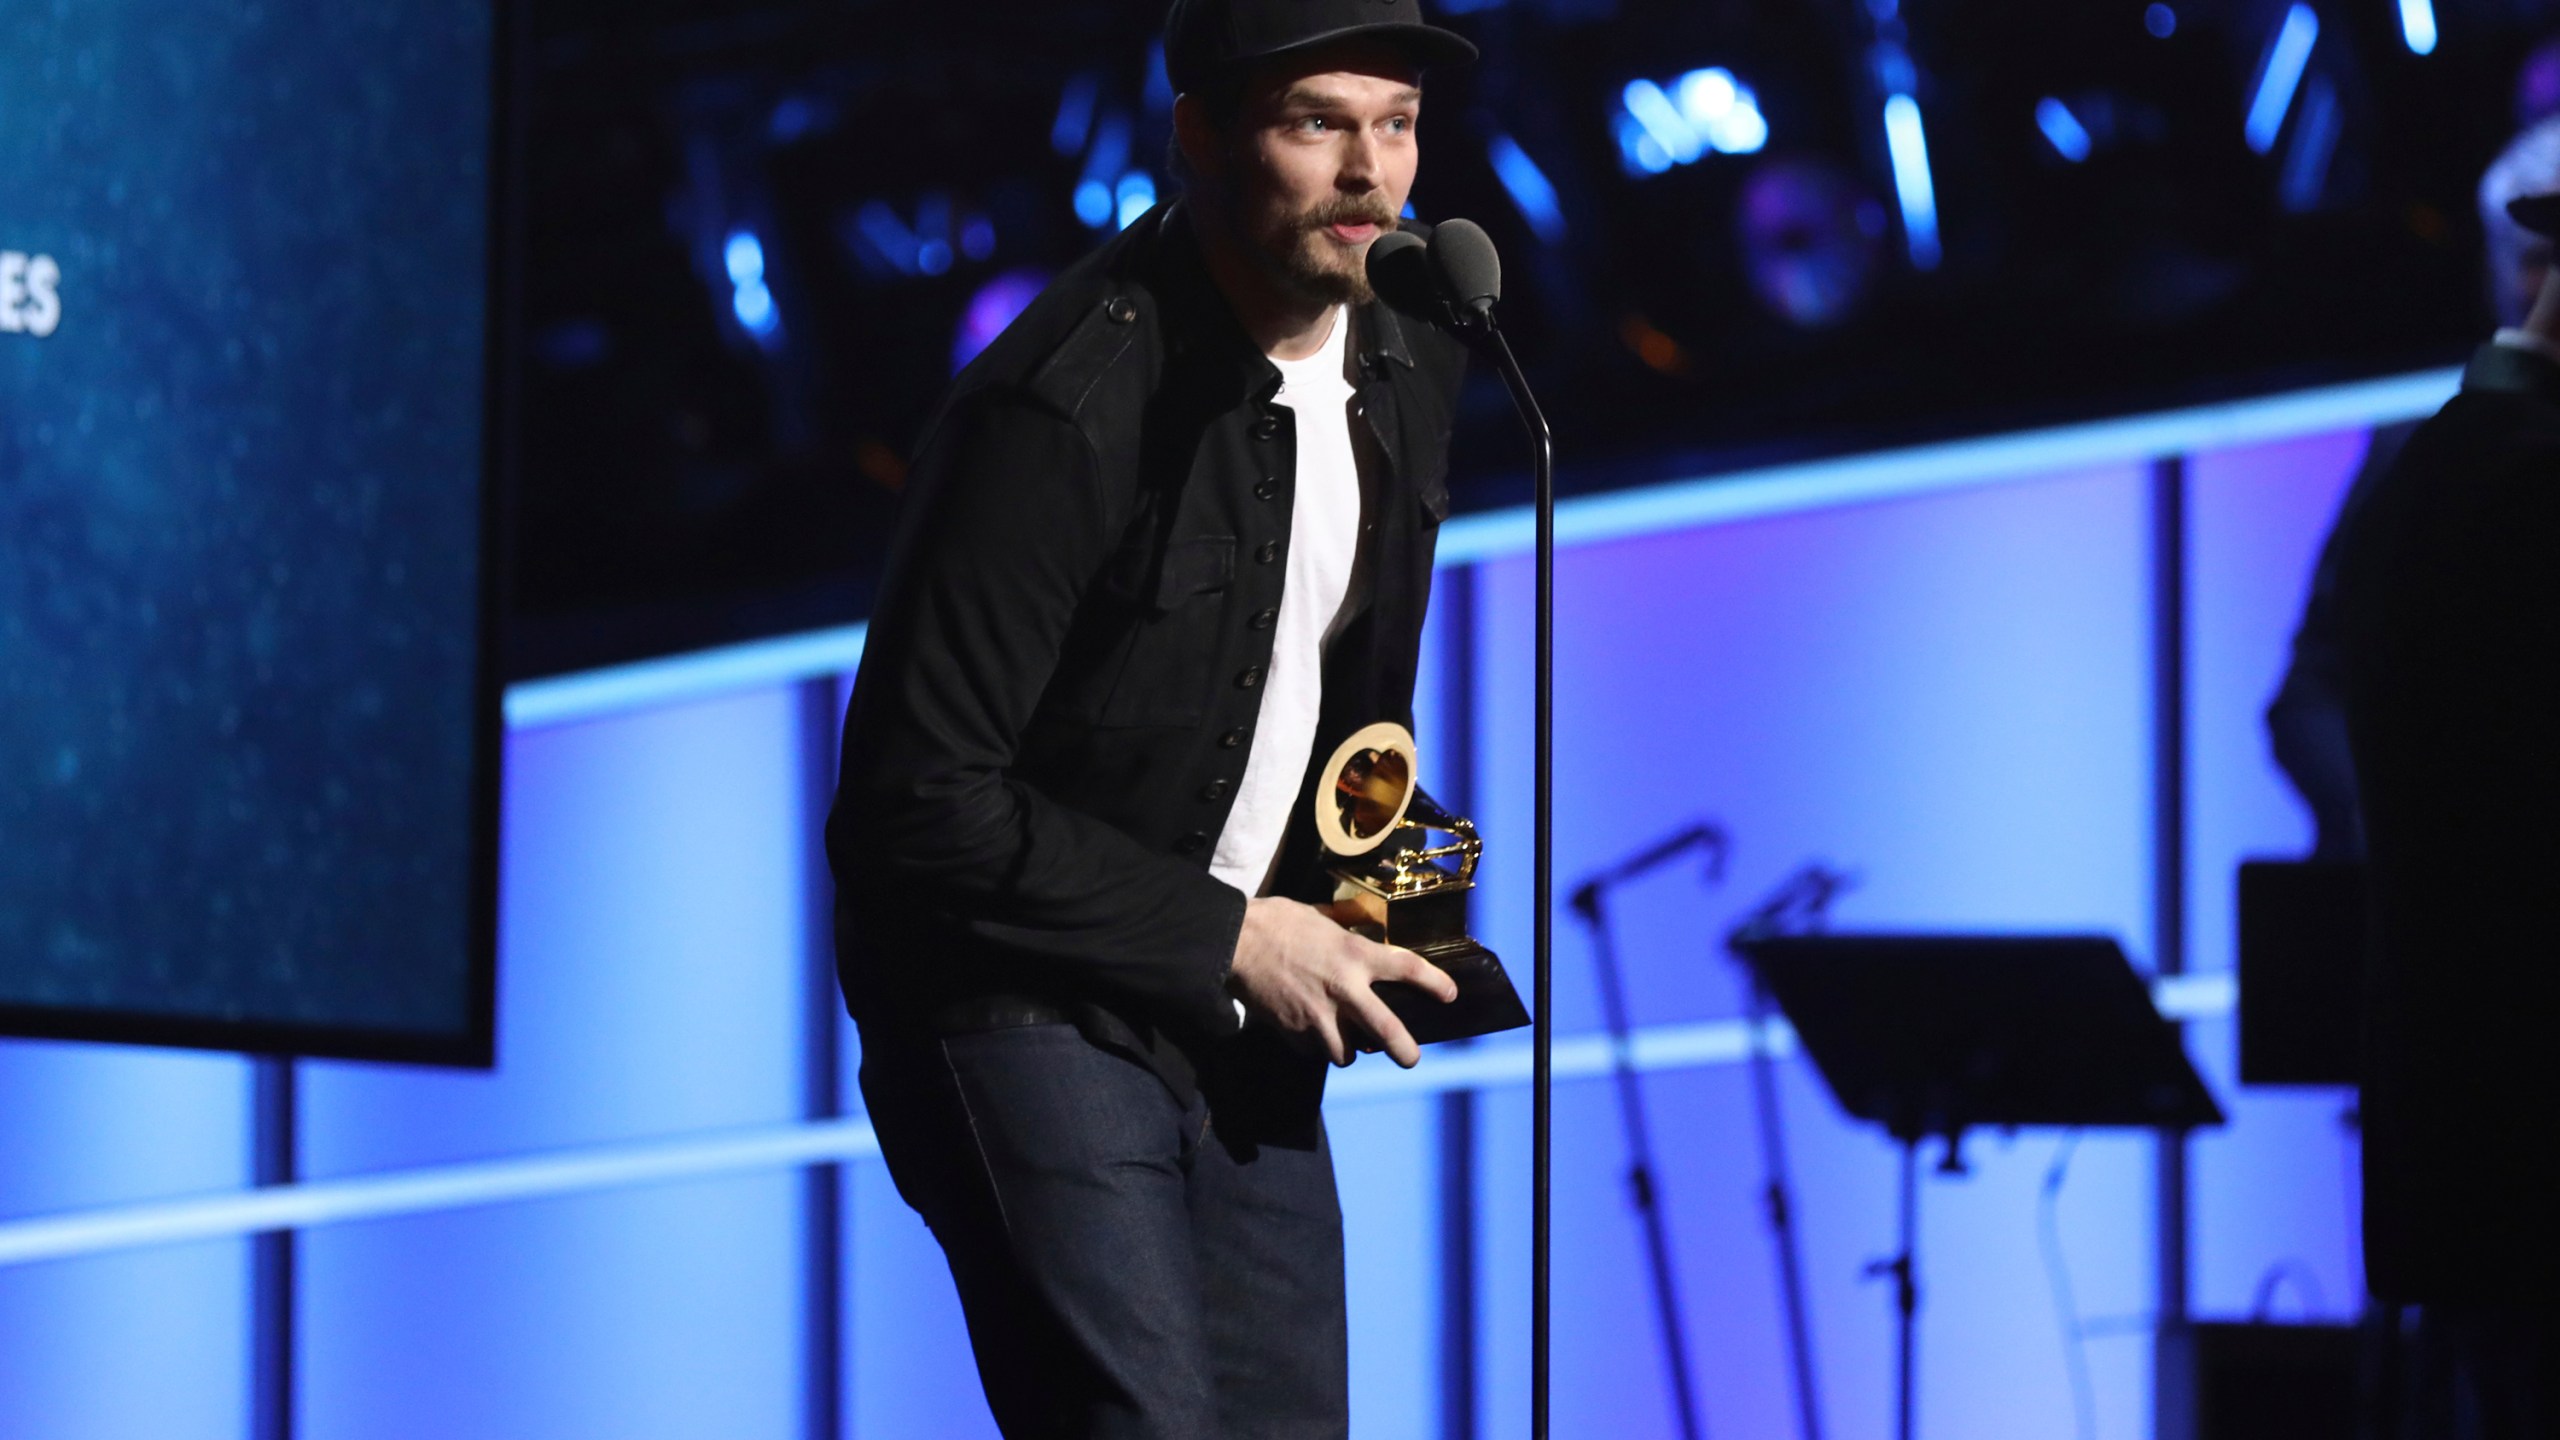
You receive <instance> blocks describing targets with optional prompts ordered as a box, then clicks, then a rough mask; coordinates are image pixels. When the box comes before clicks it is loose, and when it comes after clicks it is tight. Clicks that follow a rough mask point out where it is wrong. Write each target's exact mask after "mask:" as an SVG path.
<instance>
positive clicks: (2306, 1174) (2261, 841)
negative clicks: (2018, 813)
mask: <svg viewBox="0 0 2560 1440" xmlns="http://www.w3.org/2000/svg"><path fill="white" fill-rule="evenodd" d="M2364 450H2365V436H2364V434H2363V433H2362V432H2360V431H2351V432H2348V433H2345V434H2340V435H2328V436H2315V437H2313V438H2310V439H2306V440H2293V441H2286V442H2283V443H2280V444H2273V445H2260V446H2252V447H2249V448H2246V449H2241V450H2232V451H2224V452H2220V453H2209V454H2205V455H2201V456H2199V457H2197V458H2196V460H2195V462H2194V464H2193V468H2192V473H2193V476H2194V484H2195V489H2194V497H2195V498H2194V503H2193V504H2192V505H2191V506H2190V508H2189V512H2188V519H2189V526H2190V533H2189V536H2188V541H2189V545H2190V552H2189V553H2190V555H2191V557H2192V558H2191V562H2190V563H2191V574H2192V577H2193V586H2194V591H2193V593H2194V596H2195V606H2194V610H2193V613H2192V618H2191V622H2190V624H2191V629H2190V634H2191V636H2192V638H2193V642H2194V653H2193V657H2192V661H2191V663H2192V667H2193V674H2194V681H2193V686H2192V688H2191V690H2190V692H2189V693H2190V696H2191V697H2192V700H2193V704H2194V711H2193V714H2192V716H2191V717H2190V722H2189V723H2190V727H2191V728H2190V732H2189V733H2190V735H2191V738H2192V747H2193V749H2192V755H2191V759H2190V764H2191V765H2192V767H2193V771H2192V779H2193V784H2194V801H2193V804H2194V811H2193V815H2194V834H2195V843H2194V846H2193V847H2192V849H2191V850H2190V852H2189V855H2190V858H2191V861H2192V864H2191V866H2190V868H2189V870H2188V877H2187V878H2188V894H2189V896H2190V897H2191V903H2192V904H2193V906H2194V910H2193V915H2194V920H2193V923H2192V924H2191V925H2190V927H2189V934H2190V939H2189V942H2188V943H2189V959H2190V962H2191V964H2193V966H2194V967H2195V968H2197V969H2200V970H2228V969H2230V967H2231V966H2232V965H2233V964H2234V962H2235V958H2236V957H2235V956H2234V953H2233V949H2234V946H2235V944H2236V940H2237V935H2238V917H2237V914H2236V912H2235V909H2234V903H2233V902H2234V898H2235V890H2234V883H2235V882H2234V872H2235V871H2236V870H2237V868H2238V866H2239V863H2240V862H2241V861H2242V860H2243V859H2247V858H2251V857H2254V856H2262V855H2273V856H2292V855H2300V854H2303V853H2306V852H2307V851H2309V850H2310V848H2311V825H2310V816H2309V812H2308V811H2306V810H2304V809H2303V807H2302V805H2301V802H2300V801H2299V800H2297V799H2296V798H2295V797H2294V794H2293V791H2292V790H2291V789H2290V788H2289V787H2288V786H2287V785H2286V783H2285V780H2284V776H2283V774H2282V772H2280V771H2279V770H2277V769H2276V766H2275V762H2274V761H2273V759H2272V758H2271V757H2270V756H2269V754H2268V750H2267V735H2266V727H2265V725H2264V723H2263V722H2262V720H2261V715H2262V712H2263V711H2264V710H2265V708H2266V703H2267V701H2268V700H2269V699H2271V698H2272V697H2273V696H2274V695H2275V691H2276V685H2277V682H2278V681H2280V680H2281V679H2282V678H2283V675H2284V669H2285V661H2286V658H2287V656H2288V654H2289V653H2290V646H2291V642H2292V638H2293V627H2294V623H2295V621H2296V620H2297V619H2298V618H2299V617H2300V615H2301V613H2302V602H2303V597H2304V595H2306V594H2307V593H2308V592H2309V590H2310V586H2311V569H2312V562H2313V560H2314V558H2315V557H2316V556H2317V555H2318V553H2319V548H2320V542H2321V540H2322V539H2323V537H2325V536H2326V535H2327V534H2328V529H2329V522H2330V520H2331V518H2332V517H2333V516H2334V515H2335V514H2336V511H2337V507H2338V502H2339V500H2340V499H2341V498H2342V497H2343V496H2344V494H2345V491H2346V486H2347V482H2348V481H2349V480H2350V479H2351V478H2352V477H2353V476H2354V474H2355V470H2356V467H2357V465H2358V464H2359V463H2360V462H2361V461H2362V460H2363V458H2364ZM2234 1029H2235V1027H2234V1025H2233V1024H2232V1023H2231V1022H2229V1021H2216V1022H2213V1023H2210V1024H2202V1025H2197V1026H2195V1027H2193V1028H2192V1029H2191V1030H2190V1032H2189V1035H2188V1048H2189V1050H2190V1051H2191V1053H2193V1054H2194V1055H2195V1057H2196V1060H2197V1063H2198V1064H2199V1066H2201V1067H2202V1068H2203V1069H2204V1072H2205V1075H2206V1078H2207V1079H2208V1081H2209V1082H2210V1083H2211V1084H2212V1085H2213V1086H2214V1089H2215V1092H2216V1093H2217V1094H2219V1095H2221V1096H2222V1097H2223V1104H2224V1105H2225V1107H2226V1108H2228V1109H2230V1111H2231V1114H2232V1118H2233V1122H2234V1123H2233V1124H2232V1125H2231V1127H2230V1128H2229V1129H2227V1130H2225V1131H2222V1132H2219V1133H2211V1134H2207V1135H2205V1136H2202V1137H2200V1138H2199V1139H2198V1140H2197V1142H2196V1146H2195V1170H2194V1185H2195V1190H2194V1196H2195V1200H2194V1203H2195V1207H2196V1208H2195V1220H2194V1223H2195V1260H2196V1275H2195V1304H2196V1309H2197V1312H2198V1313H2199V1314H2203V1315H2208V1316H2219V1317H2226V1318H2227V1317H2233V1316H2239V1315H2245V1314H2247V1313H2249V1311H2250V1310H2251V1308H2252V1307H2253V1305H2254V1302H2255V1298H2256V1293H2257V1289H2258V1286H2259V1284H2260V1282H2261V1281H2262V1279H2263V1278H2264V1277H2265V1276H2266V1275H2267V1274H2268V1273H2269V1272H2270V1271H2271V1270H2273V1269H2274V1268H2275V1267H2277V1266H2283V1267H2285V1269H2286V1271H2287V1273H2288V1274H2289V1275H2291V1276H2293V1277H2294V1279H2295V1281H2296V1282H2297V1283H2301V1282H2303V1278H2304V1277H2306V1276H2307V1277H2308V1279H2307V1285H2305V1287H2304V1288H2307V1290H2308V1291H2309V1292H2310V1293H2309V1294H2304V1293H2300V1291H2292V1292H2288V1293H2287V1294H2286V1295H2285V1296H2284V1297H2283V1306H2282V1309H2281V1311H2280V1313H2281V1314H2282V1315H2284V1316H2285V1317H2287V1318H2292V1317H2294V1316H2297V1315H2299V1314H2301V1313H2302V1311H2303V1309H2304V1308H2305V1305H2306V1302H2313V1303H2312V1308H2315V1309H2317V1310H2319V1311H2320V1312H2322V1313H2323V1314H2324V1315H2325V1316H2326V1317H2327V1318H2331V1319H2337V1318H2342V1317H2345V1316H2348V1315H2352V1314H2354V1313H2355V1312H2356V1311H2357V1310H2358V1309H2359V1308H2361V1306H2362V1304H2363V1299H2364V1295H2363V1284H2364V1278H2363V1267H2362V1264H2361V1260H2360V1256H2359V1255H2358V1253H2357V1249H2356V1247H2357V1243H2358V1242H2357V1239H2356V1233H2357V1232H2356V1229H2355V1223H2354V1221H2355V1216H2356V1214H2357V1210H2358V1207H2359V1205H2360V1203H2361V1202H2360V1201H2359V1200H2358V1198H2357V1197H2356V1194H2355V1185H2356V1165H2357V1160H2356V1152H2355V1149H2354V1146H2353V1143H2352V1140H2351V1137H2350V1136H2349V1135H2348V1133H2347V1131H2346V1129H2345V1127H2344V1125H2343V1124H2342V1120H2341V1117H2342V1116H2343V1115H2344V1113H2345V1112H2346V1109H2347V1106H2348V1103H2349V1102H2350V1101H2351V1100H2352V1099H2353V1098H2354V1097H2353V1095H2352V1094H2351V1092H2349V1091H2347V1090H2345V1089H2343V1088H2341V1089H2301V1090H2295V1089H2285V1090H2245V1091H2244V1090H2242V1089H2240V1087H2239V1069H2238V1057H2237V1051H2236V1050H2235V1048H2234V1047H2235V1046H2236V1044H2237V1038H2236V1036H2235V1035H2234V1033H2233V1032H2234Z"/></svg>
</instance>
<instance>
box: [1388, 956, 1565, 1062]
mask: <svg viewBox="0 0 2560 1440" xmlns="http://www.w3.org/2000/svg"><path fill="white" fill-rule="evenodd" d="M1408 948H1410V949H1411V950H1412V951H1413V952H1414V953H1415V954H1417V955H1420V956H1421V957H1422V958H1423V959H1425V960H1428V961H1430V962H1431V963H1432V964H1434V965H1437V966H1439V967H1440V969H1441V970H1443V971H1445V972H1447V974H1448V975H1449V977H1450V978H1451V979H1453V980H1456V981H1457V982H1458V998H1457V999H1455V1000H1452V1001H1450V1002H1448V1003H1447V1004H1445V1005H1444V1004H1442V1003H1441V1002H1440V1000H1439V999H1438V998H1437V997H1436V996H1433V995H1430V994H1428V993H1426V992H1425V991H1423V990H1421V989H1419V988H1417V987H1415V986H1412V985H1407V984H1405V983H1403V982H1402V981H1398V980H1386V981H1381V982H1379V983H1378V984H1377V985H1376V986H1374V987H1372V988H1374V989H1375V990H1376V991H1377V992H1378V998H1379V999H1381V1000H1384V1001H1386V1002H1387V1008H1388V1009H1389V1010H1392V1011H1394V1012H1395V1017H1396V1018H1397V1019H1398V1020H1401V1021H1403V1022H1404V1028H1405V1029H1406V1030H1407V1031H1408V1032H1409V1033H1411V1034H1412V1036H1413V1038H1414V1041H1415V1043H1417V1044H1422V1045H1436V1044H1438V1043H1440V1042H1441V1041H1443V1040H1466V1039H1471V1038H1473V1037H1475V1036H1478V1035H1491V1034H1494V1033H1496V1032H1498V1031H1503V1030H1517V1029H1519V1028H1520V1027H1521V1026H1523V1025H1526V1024H1528V1023H1529V1010H1528V1007H1527V1006H1525V1005H1522V1004H1521V1003H1520V992H1519V991H1518V990H1516V989H1513V988H1512V985H1511V977H1510V976H1509V975H1507V974H1505V973H1504V972H1503V969H1502V962H1501V961H1500V960H1498V959H1495V958H1494V954H1493V952H1492V951H1490V950H1487V949H1486V948H1484V947H1483V946H1482V945H1479V944H1477V943H1476V942H1475V941H1473V940H1470V939H1468V938H1466V937H1465V936H1460V937H1458V938H1456V939H1454V940H1426V941H1423V942H1422V943H1420V944H1418V945H1412V946H1409V947H1408Z"/></svg>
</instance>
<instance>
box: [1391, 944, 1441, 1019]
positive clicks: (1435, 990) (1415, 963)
mask: <svg viewBox="0 0 2560 1440" xmlns="http://www.w3.org/2000/svg"><path fill="white" fill-rule="evenodd" d="M1387 954H1388V956H1389V957H1391V958H1390V963H1389V964H1388V965H1386V966H1382V967H1380V968H1379V970H1378V978H1379V979H1381V980H1401V981H1403V982H1404V983H1406V984H1407V985H1411V986H1413V987H1414V988H1415V989H1417V990H1424V991H1428V992H1429V993H1430V995H1431V996H1432V998H1433V999H1436V1000H1438V1001H1439V1002H1440V1003H1441V1004H1443V1005H1446V1004H1448V1003H1449V1002H1450V1001H1452V1000H1455V999H1457V998H1458V982H1457V980H1456V979H1455V978H1454V977H1453V976H1451V975H1450V974H1449V972H1448V971H1446V970H1443V969H1441V968H1440V967H1439V966H1437V965H1434V964H1432V963H1431V962H1430V961H1428V960H1425V959H1423V958H1422V957H1421V956H1419V955H1417V954H1415V953H1413V952H1412V951H1410V950H1399V949H1396V948H1394V947H1393V946H1390V947H1388V949H1387Z"/></svg>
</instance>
